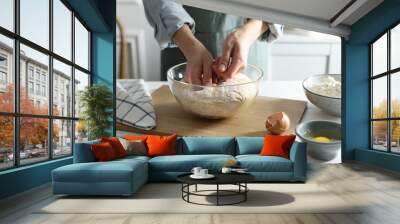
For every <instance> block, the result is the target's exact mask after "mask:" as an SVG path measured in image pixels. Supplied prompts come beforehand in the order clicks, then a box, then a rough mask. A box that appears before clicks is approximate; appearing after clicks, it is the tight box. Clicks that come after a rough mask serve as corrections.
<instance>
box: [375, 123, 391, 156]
mask: <svg viewBox="0 0 400 224" xmlns="http://www.w3.org/2000/svg"><path fill="white" fill-rule="evenodd" d="M372 142H373V149H377V150H381V151H387V148H388V147H387V143H388V141H387V121H373V122H372Z"/></svg>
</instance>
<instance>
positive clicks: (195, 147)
mask: <svg viewBox="0 0 400 224" xmlns="http://www.w3.org/2000/svg"><path fill="white" fill-rule="evenodd" d="M177 147H178V148H177V149H178V154H185V155H202V154H225V155H235V139H234V138H232V137H183V138H181V139H180V140H179V141H178V146H177Z"/></svg>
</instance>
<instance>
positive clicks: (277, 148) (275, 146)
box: [260, 135, 296, 159]
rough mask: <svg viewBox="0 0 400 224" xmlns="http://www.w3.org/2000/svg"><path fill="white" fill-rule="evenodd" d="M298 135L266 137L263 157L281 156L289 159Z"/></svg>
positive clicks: (261, 153)
mask: <svg viewBox="0 0 400 224" xmlns="http://www.w3.org/2000/svg"><path fill="white" fill-rule="evenodd" d="M295 139H296V135H265V137H264V146H263V148H262V149H261V152H260V155H261V156H280V157H284V158H286V159H289V157H290V156H289V155H290V148H291V147H292V144H293V142H294V140H295Z"/></svg>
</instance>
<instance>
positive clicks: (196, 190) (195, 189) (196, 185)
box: [194, 184, 197, 192]
mask: <svg viewBox="0 0 400 224" xmlns="http://www.w3.org/2000/svg"><path fill="white" fill-rule="evenodd" d="M194 191H196V192H197V184H196V185H195V189H194Z"/></svg>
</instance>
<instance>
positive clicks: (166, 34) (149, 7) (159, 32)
mask: <svg viewBox="0 0 400 224" xmlns="http://www.w3.org/2000/svg"><path fill="white" fill-rule="evenodd" d="M143 6H144V10H145V14H146V18H147V20H148V22H149V23H150V25H151V26H152V27H153V28H154V37H155V38H156V40H157V41H158V44H159V45H160V47H161V49H164V48H167V47H176V45H175V44H174V42H173V40H172V37H173V35H174V34H175V32H176V31H177V30H179V29H180V28H181V27H182V26H183V25H184V24H187V25H189V27H190V28H191V29H192V32H194V26H195V22H194V20H193V18H192V17H191V16H190V15H189V14H188V13H187V12H186V10H185V9H184V8H183V7H182V5H180V4H178V3H176V2H174V1H171V0H145V1H143Z"/></svg>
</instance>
